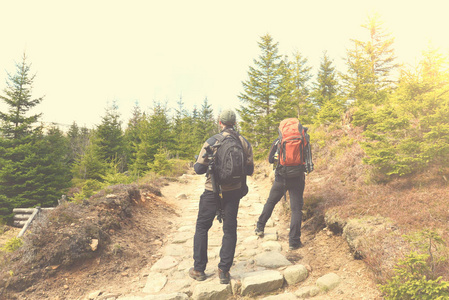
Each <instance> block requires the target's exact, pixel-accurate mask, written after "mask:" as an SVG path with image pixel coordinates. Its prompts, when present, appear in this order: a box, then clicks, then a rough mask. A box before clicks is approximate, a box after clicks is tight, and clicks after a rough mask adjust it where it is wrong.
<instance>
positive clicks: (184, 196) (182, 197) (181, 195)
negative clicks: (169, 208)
mask: <svg viewBox="0 0 449 300" xmlns="http://www.w3.org/2000/svg"><path fill="white" fill-rule="evenodd" d="M176 199H180V200H181V199H187V195H186V194H184V193H180V194H178V195H176Z"/></svg>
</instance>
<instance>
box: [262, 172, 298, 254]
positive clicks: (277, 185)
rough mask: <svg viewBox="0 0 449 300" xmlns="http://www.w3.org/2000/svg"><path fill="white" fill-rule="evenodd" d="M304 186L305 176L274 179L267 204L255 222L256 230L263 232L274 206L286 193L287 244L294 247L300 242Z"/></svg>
mask: <svg viewBox="0 0 449 300" xmlns="http://www.w3.org/2000/svg"><path fill="white" fill-rule="evenodd" d="M304 185H305V175H303V176H300V177H295V178H287V179H285V182H284V179H283V178H282V177H280V176H277V177H276V180H275V181H274V183H273V186H272V187H271V190H270V195H269V196H268V199H267V202H266V203H265V205H264V207H263V210H262V214H261V215H260V217H259V220H258V221H257V228H259V229H261V230H264V228H265V224H266V223H267V221H268V219H269V218H270V217H271V214H272V213H273V209H274V207H275V206H276V204H277V203H278V202H279V200H281V198H282V197H283V196H284V193H285V192H286V191H288V193H289V195H290V210H291V219H290V234H289V244H290V245H291V246H296V245H298V244H299V243H300V241H301V222H302V207H303V204H304V200H303V193H304Z"/></svg>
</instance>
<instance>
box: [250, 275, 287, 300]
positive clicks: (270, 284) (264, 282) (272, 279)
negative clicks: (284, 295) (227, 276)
mask: <svg viewBox="0 0 449 300" xmlns="http://www.w3.org/2000/svg"><path fill="white" fill-rule="evenodd" d="M283 284H284V276H282V274H281V273H279V272H278V271H274V270H265V271H258V272H251V273H246V274H244V275H242V286H241V294H242V296H247V295H260V294H264V293H268V292H271V291H274V290H277V289H279V288H281V287H282V285H283Z"/></svg>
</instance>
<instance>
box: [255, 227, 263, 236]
mask: <svg viewBox="0 0 449 300" xmlns="http://www.w3.org/2000/svg"><path fill="white" fill-rule="evenodd" d="M254 233H255V234H256V235H257V236H260V237H261V238H263V229H259V228H256V230H255V231H254Z"/></svg>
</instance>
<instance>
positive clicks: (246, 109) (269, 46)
mask: <svg viewBox="0 0 449 300" xmlns="http://www.w3.org/2000/svg"><path fill="white" fill-rule="evenodd" d="M258 45H259V48H260V49H261V52H262V53H261V55H260V56H259V59H258V60H256V59H254V67H253V66H250V68H249V71H248V77H249V78H248V80H246V81H244V82H243V90H244V91H243V93H241V94H240V95H239V99H240V101H241V103H242V104H241V106H240V109H239V110H238V112H239V114H240V117H241V119H242V122H241V126H240V127H241V132H242V134H243V135H245V136H246V137H247V138H248V139H249V141H250V142H251V143H252V144H253V145H254V147H256V148H258V149H263V150H261V151H260V153H259V152H257V151H255V156H256V157H261V156H264V155H265V153H266V151H267V150H266V149H268V148H269V147H270V144H271V142H272V141H271V139H272V134H271V133H272V132H273V131H275V128H276V125H277V124H276V123H277V121H276V120H273V116H272V113H273V112H274V106H275V104H276V102H277V101H278V99H279V97H280V96H281V87H280V83H281V79H282V74H281V70H282V59H281V56H280V55H279V54H278V43H274V41H273V38H272V37H271V36H270V35H269V34H266V35H265V36H262V37H261V41H260V42H258Z"/></svg>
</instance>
